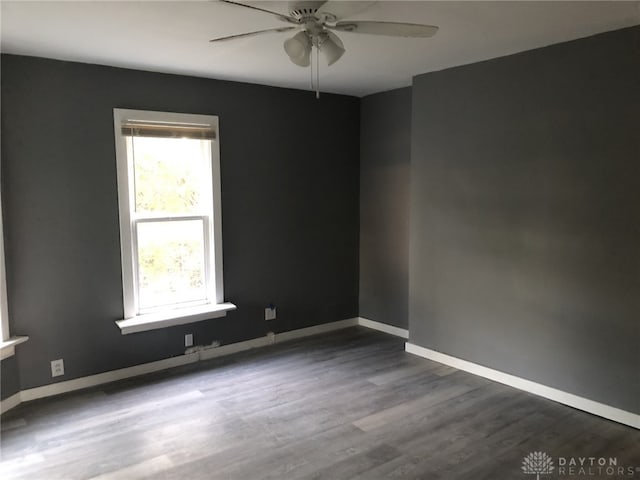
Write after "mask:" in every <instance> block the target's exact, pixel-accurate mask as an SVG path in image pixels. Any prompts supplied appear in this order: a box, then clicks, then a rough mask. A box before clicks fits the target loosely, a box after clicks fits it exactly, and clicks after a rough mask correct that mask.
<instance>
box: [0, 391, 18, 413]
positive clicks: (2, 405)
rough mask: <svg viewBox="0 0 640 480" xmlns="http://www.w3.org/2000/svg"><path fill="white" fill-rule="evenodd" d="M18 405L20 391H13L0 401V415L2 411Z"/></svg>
mask: <svg viewBox="0 0 640 480" xmlns="http://www.w3.org/2000/svg"><path fill="white" fill-rule="evenodd" d="M18 405H20V392H17V393H14V394H13V395H11V396H10V397H7V398H5V399H4V400H2V401H0V415H2V414H3V413H4V412H8V411H9V410H11V409H12V408H14V407H17V406H18Z"/></svg>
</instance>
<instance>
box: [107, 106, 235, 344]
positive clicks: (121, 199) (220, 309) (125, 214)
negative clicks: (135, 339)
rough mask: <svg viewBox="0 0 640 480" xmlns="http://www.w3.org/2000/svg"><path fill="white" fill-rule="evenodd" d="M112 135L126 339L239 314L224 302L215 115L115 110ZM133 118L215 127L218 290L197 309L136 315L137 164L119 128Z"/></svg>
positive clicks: (214, 266)
mask: <svg viewBox="0 0 640 480" xmlns="http://www.w3.org/2000/svg"><path fill="white" fill-rule="evenodd" d="M113 119H114V133H115V142H116V161H117V176H118V205H119V211H120V246H121V256H122V257H121V258H122V290H123V306H124V318H123V319H121V320H118V321H116V324H117V325H118V327H119V328H120V330H121V332H122V334H123V335H125V334H128V333H135V332H141V331H145V330H154V329H158V328H165V327H169V326H172V325H181V324H185V323H191V322H197V321H201V320H207V319H210V318H217V317H222V316H225V315H226V312H228V311H230V310H235V308H236V306H235V305H233V304H232V303H225V302H224V284H223V279H222V271H223V269H222V194H221V186H220V130H219V128H218V117H216V116H213V115H195V114H182V113H171V112H153V111H146V110H128V109H120V108H114V110H113ZM131 120H141V121H150V122H159V123H167V124H182V123H187V124H204V125H207V126H209V127H211V128H213V129H214V130H215V132H216V139H215V140H213V141H212V144H211V174H212V193H213V199H212V201H213V225H212V228H211V229H210V230H209V232H210V234H211V235H213V242H212V246H213V252H210V254H209V255H208V259H209V262H210V264H209V268H208V271H209V275H210V277H211V278H210V282H212V284H213V288H214V291H213V292H212V295H211V296H212V297H213V298H209V303H207V304H204V305H198V306H195V307H183V308H168V309H166V310H162V311H158V312H154V313H146V314H142V315H138V314H137V312H136V306H135V284H134V283H135V282H134V274H135V267H134V261H135V252H134V250H133V249H134V242H133V241H132V239H133V233H134V232H133V228H132V225H133V223H132V219H131V213H130V205H132V204H133V202H134V201H135V199H134V198H133V195H134V192H133V189H132V188H131V181H132V180H131V179H132V178H133V165H132V164H131V163H130V162H129V161H128V158H127V148H126V139H125V136H124V135H122V132H121V125H122V124H123V123H124V122H127V121H131Z"/></svg>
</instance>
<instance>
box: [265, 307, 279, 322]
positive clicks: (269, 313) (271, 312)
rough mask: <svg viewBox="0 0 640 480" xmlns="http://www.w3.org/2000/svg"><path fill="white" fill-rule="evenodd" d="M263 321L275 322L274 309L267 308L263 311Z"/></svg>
mask: <svg viewBox="0 0 640 480" xmlns="http://www.w3.org/2000/svg"><path fill="white" fill-rule="evenodd" d="M264 319H265V320H275V319H276V307H267V308H265V309H264Z"/></svg>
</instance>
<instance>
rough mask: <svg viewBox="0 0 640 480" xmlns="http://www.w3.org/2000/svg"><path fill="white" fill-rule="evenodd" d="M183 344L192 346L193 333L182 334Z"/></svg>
mask: <svg viewBox="0 0 640 480" xmlns="http://www.w3.org/2000/svg"><path fill="white" fill-rule="evenodd" d="M184 346H185V347H193V333H187V334H186V335H185V336H184Z"/></svg>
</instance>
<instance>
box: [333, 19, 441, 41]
mask: <svg viewBox="0 0 640 480" xmlns="http://www.w3.org/2000/svg"><path fill="white" fill-rule="evenodd" d="M328 28H332V29H334V30H339V31H341V32H351V33H368V34H371V35H386V36H389V37H433V36H434V35H435V34H436V33H437V32H438V27H436V26H434V25H419V24H417V23H398V22H376V21H359V20H354V21H346V22H338V23H337V24H336V25H335V26H334V27H328Z"/></svg>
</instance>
